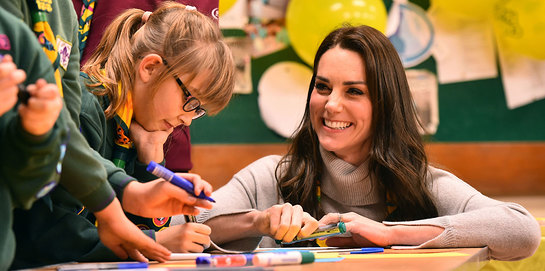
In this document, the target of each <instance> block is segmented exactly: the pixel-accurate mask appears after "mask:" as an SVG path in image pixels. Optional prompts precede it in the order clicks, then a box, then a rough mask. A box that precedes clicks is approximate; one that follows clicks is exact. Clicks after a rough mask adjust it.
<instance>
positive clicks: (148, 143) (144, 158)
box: [129, 120, 173, 165]
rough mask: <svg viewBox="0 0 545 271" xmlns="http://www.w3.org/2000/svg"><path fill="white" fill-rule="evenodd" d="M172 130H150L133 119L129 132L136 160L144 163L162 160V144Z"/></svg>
mask: <svg viewBox="0 0 545 271" xmlns="http://www.w3.org/2000/svg"><path fill="white" fill-rule="evenodd" d="M172 131H173V129H172V128H171V129H169V130H167V131H153V132H150V131H147V130H146V129H144V127H142V126H141V125H140V124H139V123H138V122H136V121H135V120H133V121H132V122H131V126H130V127H129V132H130V134H131V139H132V140H133V142H134V146H135V148H136V153H137V155H138V161H140V162H141V163H143V164H146V165H147V164H149V162H151V161H155V162H157V163H160V162H162V161H163V159H164V153H163V144H165V141H166V140H167V138H168V135H170V133H172Z"/></svg>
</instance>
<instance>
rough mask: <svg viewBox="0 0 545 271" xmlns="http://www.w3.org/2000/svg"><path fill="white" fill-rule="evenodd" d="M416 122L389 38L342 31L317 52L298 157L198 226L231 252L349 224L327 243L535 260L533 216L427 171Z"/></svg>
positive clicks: (255, 168) (268, 170) (235, 192)
mask: <svg viewBox="0 0 545 271" xmlns="http://www.w3.org/2000/svg"><path fill="white" fill-rule="evenodd" d="M418 125H419V123H418V121H417V117H416V111H415V108H414V106H413V101H412V97H411V93H410V91H409V86H408V83H407V78H406V77H405V70H404V68H403V65H402V63H401V60H400V59H399V56H398V54H397V52H396V50H395V48H394V47H393V45H392V44H391V43H390V41H389V40H388V38H387V37H385V36H384V35H383V34H382V33H381V32H379V31H378V30H376V29H373V28H371V27H368V26H356V27H351V26H346V27H342V28H339V29H337V30H334V31H333V32H331V33H330V34H329V35H328V36H327V37H326V38H325V39H324V41H323V42H322V43H321V45H320V47H319V49H318V51H317V53H316V57H315V59H314V71H313V76H312V80H311V82H310V87H309V91H308V95H307V103H306V107H305V114H304V116H303V119H302V121H301V125H300V128H299V130H298V131H297V132H296V133H295V136H294V137H293V140H292V143H291V146H290V147H289V151H288V153H287V154H286V155H284V156H278V155H273V156H267V157H264V158H262V159H259V160H257V161H256V162H254V163H252V164H251V165H249V166H247V167H246V168H244V169H242V170H241V171H240V172H238V173H237V174H235V175H234V177H233V178H232V179H231V181H230V182H229V183H227V184H226V185H224V186H223V187H221V188H220V189H219V190H217V191H216V192H214V194H213V195H212V197H213V198H214V199H215V200H216V202H217V204H216V208H214V209H212V210H210V211H206V212H205V213H203V214H202V215H201V216H200V217H199V219H200V220H202V221H206V222H205V223H206V224H207V225H209V226H210V227H211V228H212V234H211V238H212V241H214V242H216V243H217V244H221V245H222V246H224V247H225V248H228V249H238V250H251V249H253V248H255V247H256V246H257V245H258V244H259V245H260V246H261V247H267V246H276V244H275V242H271V241H272V240H270V238H274V239H277V240H282V241H284V242H290V241H292V240H293V239H294V237H296V236H297V237H300V238H304V237H307V236H309V235H310V234H311V233H312V232H313V231H314V230H315V229H317V228H318V227H319V226H322V225H328V224H333V223H338V222H339V221H342V222H344V223H345V225H346V229H347V230H348V231H349V232H350V233H351V236H350V237H330V238H329V239H327V245H329V246H348V247H365V246H391V245H414V246H418V247H420V248H443V247H483V246H488V247H489V249H490V257H492V258H494V259H500V260H517V259H521V258H525V257H528V256H530V255H532V253H533V252H534V251H535V250H536V248H537V246H538V245H539V241H540V237H539V227H538V225H537V223H536V221H535V219H534V218H533V217H532V216H531V215H530V213H528V211H527V210H525V209H524V208H523V207H522V206H520V205H518V204H514V203H506V202H499V201H496V200H493V199H491V198H488V197H486V196H484V195H482V194H481V193H479V192H478V191H477V190H475V189H474V188H472V187H471V186H469V185H468V184H467V183H465V182H463V181H462V180H460V179H459V178H457V177H456V176H454V175H453V174H451V173H449V172H446V171H444V170H441V169H438V168H435V167H432V166H430V165H428V159H427V157H426V154H425V150H424V146H423V143H422V139H421V137H420V135H419V132H418ZM318 219H319V220H318ZM232 221H237V223H232ZM229 222H231V223H229ZM490 229H493V231H491V230H490ZM263 237H265V239H267V240H262V238H263ZM269 237H270V238H269Z"/></svg>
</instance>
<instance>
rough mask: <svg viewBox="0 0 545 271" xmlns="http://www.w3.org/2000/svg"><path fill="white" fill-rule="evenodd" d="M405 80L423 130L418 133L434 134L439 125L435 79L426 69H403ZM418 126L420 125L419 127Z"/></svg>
mask: <svg viewBox="0 0 545 271" xmlns="http://www.w3.org/2000/svg"><path fill="white" fill-rule="evenodd" d="M405 73H406V74H407V81H408V82H409V88H410V89H411V94H412V96H413V100H414V103H415V104H416V111H417V113H418V118H419V119H420V123H422V126H423V128H424V130H420V134H431V135H433V134H435V132H437V126H439V100H438V99H439V98H438V93H437V88H438V85H437V79H436V77H435V75H434V74H433V73H431V72H429V71H427V70H413V69H410V70H405ZM419 128H420V127H419Z"/></svg>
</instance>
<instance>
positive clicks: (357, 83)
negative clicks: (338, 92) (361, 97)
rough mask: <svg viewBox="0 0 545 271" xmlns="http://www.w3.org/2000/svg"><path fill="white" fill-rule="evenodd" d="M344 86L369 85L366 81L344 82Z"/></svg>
mask: <svg viewBox="0 0 545 271" xmlns="http://www.w3.org/2000/svg"><path fill="white" fill-rule="evenodd" d="M343 85H345V86H346V85H367V82H365V81H345V82H343Z"/></svg>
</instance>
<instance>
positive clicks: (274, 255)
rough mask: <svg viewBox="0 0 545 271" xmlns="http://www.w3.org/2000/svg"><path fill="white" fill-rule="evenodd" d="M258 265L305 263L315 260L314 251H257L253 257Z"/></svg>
mask: <svg viewBox="0 0 545 271" xmlns="http://www.w3.org/2000/svg"><path fill="white" fill-rule="evenodd" d="M252 261H253V263H254V265H256V266H275V265H288V264H304V263H312V262H314V253H312V252H308V251H287V252H264V253H257V254H255V255H254V257H253V259H252Z"/></svg>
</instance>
